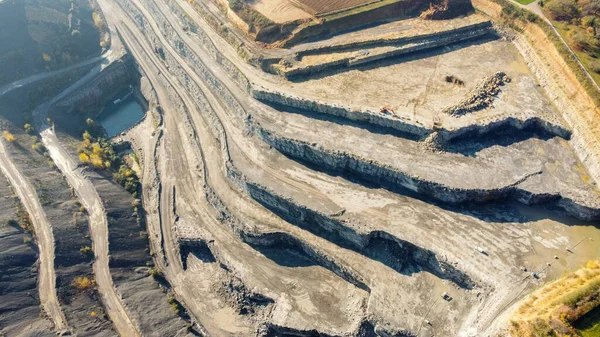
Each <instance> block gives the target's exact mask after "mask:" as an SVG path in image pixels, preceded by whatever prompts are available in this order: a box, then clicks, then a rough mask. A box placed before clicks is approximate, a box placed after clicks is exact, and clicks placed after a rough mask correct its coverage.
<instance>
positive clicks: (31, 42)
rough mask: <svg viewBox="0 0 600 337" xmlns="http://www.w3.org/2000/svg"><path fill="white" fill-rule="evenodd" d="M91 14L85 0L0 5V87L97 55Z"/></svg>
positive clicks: (33, 0)
mask: <svg viewBox="0 0 600 337" xmlns="http://www.w3.org/2000/svg"><path fill="white" fill-rule="evenodd" d="M92 13H93V9H92V7H91V5H90V2H89V1H87V0H72V2H71V0H6V1H4V2H0V85H3V84H6V83H9V82H12V81H14V80H17V79H19V78H23V77H26V76H29V75H32V74H35V73H38V72H41V71H47V70H54V69H59V68H62V67H65V66H69V65H71V64H74V63H77V62H80V61H82V60H85V59H86V58H88V57H89V56H90V55H92V54H95V53H99V52H100V33H99V31H98V29H97V28H96V25H95V23H94V18H93V15H92ZM98 25H99V26H100V21H98Z"/></svg>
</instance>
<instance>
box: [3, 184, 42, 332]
mask: <svg viewBox="0 0 600 337" xmlns="http://www.w3.org/2000/svg"><path fill="white" fill-rule="evenodd" d="M17 205H19V201H18V199H17V198H16V196H14V195H13V193H12V191H11V190H10V188H9V184H8V181H7V180H6V178H5V177H4V176H3V175H1V174H0V270H1V271H2V273H1V274H0V335H1V336H17V335H19V336H23V335H35V336H40V337H42V336H54V332H52V326H53V325H52V322H51V321H50V320H48V319H45V318H43V317H42V315H41V313H42V311H41V308H40V300H39V294H38V289H37V266H36V264H37V259H38V254H37V249H36V245H35V242H34V241H33V239H32V237H31V235H30V234H28V233H26V232H25V231H24V230H23V229H22V228H20V223H22V222H23V221H22V220H26V219H27V213H26V212H25V211H24V209H23V210H22V211H20V212H19V214H17ZM21 217H23V219H21Z"/></svg>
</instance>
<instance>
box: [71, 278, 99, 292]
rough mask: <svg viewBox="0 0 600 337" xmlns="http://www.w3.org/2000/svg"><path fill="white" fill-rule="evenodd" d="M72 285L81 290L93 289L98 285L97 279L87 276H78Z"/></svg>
mask: <svg viewBox="0 0 600 337" xmlns="http://www.w3.org/2000/svg"><path fill="white" fill-rule="evenodd" d="M71 286H73V287H74V288H75V289H77V290H79V291H85V290H89V289H93V288H94V287H95V286H96V281H95V280H94V279H93V278H92V279H91V278H89V277H87V276H79V277H76V278H75V279H74V280H73V282H71Z"/></svg>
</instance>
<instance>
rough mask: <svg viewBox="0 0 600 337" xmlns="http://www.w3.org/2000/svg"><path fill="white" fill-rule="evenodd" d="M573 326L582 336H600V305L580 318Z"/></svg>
mask: <svg viewBox="0 0 600 337" xmlns="http://www.w3.org/2000/svg"><path fill="white" fill-rule="evenodd" d="M573 326H574V327H575V329H577V332H578V333H579V334H580V335H581V336H582V337H598V336H600V307H597V308H596V309H594V310H592V311H590V312H588V313H587V314H586V315H584V316H583V317H581V318H580V319H578V320H577V321H576V322H575V323H574V324H573Z"/></svg>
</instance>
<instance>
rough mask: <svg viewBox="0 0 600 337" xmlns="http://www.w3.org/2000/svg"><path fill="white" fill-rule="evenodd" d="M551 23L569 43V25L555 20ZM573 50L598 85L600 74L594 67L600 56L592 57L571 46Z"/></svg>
mask: <svg viewBox="0 0 600 337" xmlns="http://www.w3.org/2000/svg"><path fill="white" fill-rule="evenodd" d="M551 21H552V25H553V26H554V28H556V30H557V31H558V33H559V34H560V36H561V37H562V38H563V39H564V40H565V41H567V42H568V41H569V40H568V38H567V32H568V29H569V28H568V24H566V23H564V22H559V21H555V20H551ZM571 49H572V50H573V53H575V56H577V58H578V59H579V62H581V64H583V67H584V68H585V69H586V70H587V71H588V73H590V75H591V76H592V78H593V79H594V81H595V82H596V83H600V74H598V73H597V72H596V71H595V70H594V68H595V67H594V65H595V64H598V63H599V62H600V61H599V60H598V57H600V55H590V54H589V53H587V52H585V51H581V50H577V49H575V48H573V46H571ZM594 56H595V57H594ZM598 70H600V69H598Z"/></svg>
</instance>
